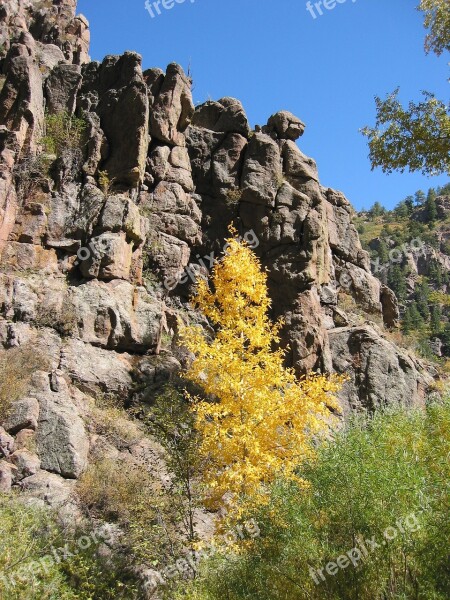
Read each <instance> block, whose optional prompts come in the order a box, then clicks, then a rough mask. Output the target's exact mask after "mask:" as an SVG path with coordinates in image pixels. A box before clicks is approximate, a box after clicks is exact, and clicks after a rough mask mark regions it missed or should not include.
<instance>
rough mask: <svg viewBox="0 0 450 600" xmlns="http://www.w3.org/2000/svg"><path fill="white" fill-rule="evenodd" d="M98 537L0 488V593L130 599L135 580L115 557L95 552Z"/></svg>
mask: <svg viewBox="0 0 450 600" xmlns="http://www.w3.org/2000/svg"><path fill="white" fill-rule="evenodd" d="M99 538H100V539H99ZM87 542H89V547H88V544H87ZM99 543H101V537H100V536H98V535H94V534H93V533H92V532H89V531H86V530H73V531H72V532H68V531H67V530H65V531H63V530H62V529H61V527H60V526H59V525H58V523H57V520H56V517H55V515H53V513H52V512H50V511H49V510H44V509H40V508H37V507H36V506H35V505H27V504H24V503H23V502H22V501H20V499H19V498H18V497H16V496H14V495H2V494H0V599H1V600H94V599H98V600H115V599H117V600H118V599H122V598H123V599H125V598H127V600H128V599H130V600H132V599H136V598H137V597H138V596H137V591H136V582H135V581H134V580H133V578H132V577H130V576H129V575H128V574H127V573H126V571H125V570H124V568H123V564H121V563H120V562H119V561H118V560H116V559H110V560H109V561H106V559H101V558H100V555H99V553H98V546H99Z"/></svg>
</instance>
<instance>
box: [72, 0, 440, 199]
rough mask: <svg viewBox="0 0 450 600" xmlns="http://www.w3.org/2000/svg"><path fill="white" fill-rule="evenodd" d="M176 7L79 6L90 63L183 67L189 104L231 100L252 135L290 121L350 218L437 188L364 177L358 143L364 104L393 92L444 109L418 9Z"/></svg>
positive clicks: (400, 1) (85, 2)
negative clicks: (134, 61) (135, 55)
mask: <svg viewBox="0 0 450 600" xmlns="http://www.w3.org/2000/svg"><path fill="white" fill-rule="evenodd" d="M151 1H152V2H153V0H151ZM341 1H342V0H341ZM166 2H168V0H166ZM178 2H179V3H177V4H174V6H173V8H172V9H171V10H167V9H162V10H161V14H160V15H157V14H156V13H155V15H156V16H155V17H154V18H151V16H150V14H149V13H148V12H147V11H146V9H145V7H144V0H95V2H93V1H92V0H80V1H79V3H78V10H79V12H82V13H83V14H84V15H85V16H86V17H87V18H88V19H89V21H90V24H91V36H92V42H91V56H92V58H93V59H95V60H102V59H103V57H104V56H105V55H106V54H121V53H122V52H124V51H125V50H136V51H137V52H139V53H140V54H142V56H143V65H144V68H149V67H154V66H158V67H161V68H165V67H166V65H167V64H168V63H170V62H178V63H179V64H181V65H182V66H183V67H184V68H185V69H187V68H188V67H189V65H190V69H191V73H192V76H193V79H194V89H193V96H194V101H195V102H196V103H201V102H204V101H205V100H207V99H208V98H211V99H218V98H221V97H223V96H234V97H236V98H239V100H241V102H242V103H243V105H244V107H245V109H246V111H247V115H248V117H249V120H250V123H251V125H252V126H254V125H255V124H265V123H266V122H267V119H268V117H269V116H270V115H271V114H273V113H274V112H276V111H278V110H282V109H285V110H290V111H291V112H293V113H294V114H295V115H297V116H298V117H300V118H301V119H302V120H303V121H304V122H305V123H306V125H307V129H306V132H305V134H304V136H303V137H302V138H300V140H299V146H300V148H301V150H302V151H303V152H304V153H305V154H308V155H309V156H312V157H313V158H314V159H315V160H317V162H318V166H319V174H320V178H321V182H322V184H323V185H326V186H329V187H333V188H335V189H339V190H341V191H343V192H344V193H345V194H346V195H347V197H348V198H349V200H350V201H351V202H352V203H353V204H354V206H355V207H356V208H358V209H361V208H362V207H366V208H367V207H369V206H371V205H372V204H373V203H374V202H375V201H377V200H378V201H380V202H382V203H383V204H384V205H385V206H388V207H392V206H393V205H394V204H396V203H397V202H398V201H400V200H401V199H403V198H404V197H405V196H407V195H408V194H410V193H413V192H414V191H416V190H417V189H419V188H423V189H427V188H428V187H435V186H437V185H442V184H443V183H446V182H447V181H448V178H447V177H445V176H442V177H433V178H426V177H423V176H422V175H420V174H418V173H416V174H409V173H404V174H400V173H395V174H393V175H384V174H383V173H382V172H381V170H376V171H374V172H372V171H371V168H370V163H369V160H368V158H367V155H368V149H367V144H366V140H365V138H364V137H363V136H362V135H361V134H360V133H359V129H360V128H361V127H363V126H364V125H373V123H374V120H375V108H374V100H373V97H374V95H375V94H378V95H381V96H384V95H385V94H387V93H388V92H390V91H392V90H394V89H395V88H396V87H397V86H401V98H402V100H404V101H408V100H417V99H418V98H419V97H420V90H429V91H434V92H435V93H436V94H437V95H438V97H440V98H441V99H443V100H448V83H447V78H448V67H447V62H448V56H445V57H444V56H443V57H441V58H437V57H436V56H435V55H431V54H430V55H428V56H426V55H425V53H424V50H423V41H424V36H425V30H424V28H423V25H422V15H421V13H419V12H417V11H416V10H415V6H416V5H417V4H418V3H419V2H418V0H346V1H345V0H344V1H343V2H342V4H337V5H336V7H335V8H334V9H332V10H325V9H323V15H322V16H319V15H318V14H317V13H316V18H315V19H314V18H313V17H312V16H311V14H310V13H309V12H308V11H307V10H306V0H195V1H192V0H184V2H183V1H182V0H178Z"/></svg>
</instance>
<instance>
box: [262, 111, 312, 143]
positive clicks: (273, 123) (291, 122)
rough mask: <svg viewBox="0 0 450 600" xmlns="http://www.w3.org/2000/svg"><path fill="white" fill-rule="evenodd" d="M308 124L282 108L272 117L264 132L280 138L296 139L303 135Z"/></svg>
mask: <svg viewBox="0 0 450 600" xmlns="http://www.w3.org/2000/svg"><path fill="white" fill-rule="evenodd" d="M305 127H306V125H305V124H304V123H303V122H302V121H300V119H298V118H297V117H296V116H295V115H293V114H292V113H290V112H289V111H287V110H281V111H279V112H277V113H275V114H274V115H272V116H271V117H270V119H269V120H268V122H267V125H266V127H265V128H264V132H265V133H268V134H269V135H274V136H275V137H276V138H278V139H280V140H292V141H295V140H296V139H298V138H299V137H301V136H302V135H303V133H304V132H305Z"/></svg>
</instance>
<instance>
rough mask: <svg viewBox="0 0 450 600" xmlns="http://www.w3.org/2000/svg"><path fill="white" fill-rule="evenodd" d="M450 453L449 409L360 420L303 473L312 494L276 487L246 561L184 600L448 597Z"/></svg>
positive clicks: (234, 560) (211, 566)
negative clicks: (449, 484)
mask: <svg viewBox="0 0 450 600" xmlns="http://www.w3.org/2000/svg"><path fill="white" fill-rule="evenodd" d="M449 452H450V403H449V402H448V401H447V402H446V403H444V404H442V405H433V406H430V407H429V408H428V409H427V411H426V413H423V412H421V411H419V410H414V411H411V412H408V411H406V410H400V409H397V410H395V411H393V410H389V411H386V412H384V413H380V414H376V415H375V416H374V417H373V418H371V419H369V420H368V421H367V422H366V421H364V420H362V419H361V420H359V421H356V422H354V423H353V424H352V426H351V427H350V428H349V429H348V430H347V431H345V432H342V433H340V434H339V435H338V436H337V438H336V440H335V443H330V444H329V445H328V446H327V447H324V448H322V449H321V451H320V453H319V458H318V461H317V462H316V463H314V464H309V465H308V466H307V467H306V468H305V469H302V473H301V474H302V476H304V477H305V478H306V479H307V480H308V481H309V482H310V483H311V487H310V489H308V490H301V489H299V488H298V487H296V486H295V485H292V484H287V483H285V482H279V483H278V484H277V485H275V486H274V488H273V490H272V499H271V504H270V506H269V508H268V509H267V510H264V511H261V512H260V513H259V514H256V515H253V516H254V518H255V519H256V520H257V521H258V524H259V526H260V528H261V537H260V538H259V539H258V540H256V541H255V543H254V545H253V546H252V547H251V548H250V550H249V551H248V552H247V553H245V554H243V555H233V554H231V555H230V554H228V555H220V554H216V555H215V556H214V557H213V558H212V559H211V560H210V561H207V562H206V563H205V564H204V567H203V572H202V575H201V577H200V578H199V579H198V580H197V581H196V582H195V583H193V584H192V585H191V588H190V590H189V591H188V592H187V593H186V591H185V590H183V592H182V593H181V592H180V595H179V596H177V598H180V599H181V598H182V597H184V598H186V597H187V598H190V599H191V600H194V599H195V600H219V599H220V600H222V599H223V598H228V599H230V600H231V599H232V600H241V599H242V600H244V599H246V600H250V599H258V600H307V599H310V600H341V599H342V600H356V599H358V600H394V599H395V600H409V599H411V600H416V599H417V600H445V599H447V598H448V597H449V594H450V570H449V569H448V539H449V537H450V525H449V523H450V519H449V514H448V491H449V490H448V481H449V470H450V467H449V460H448V457H449ZM388 538H392V539H390V540H389V539H388ZM360 540H363V542H362V543H363V544H364V545H365V547H366V553H364V551H363V546H362V543H361V542H360ZM364 540H373V541H375V542H376V543H377V544H378V547H376V548H372V545H371V543H370V542H367V541H364ZM354 548H358V549H359V550H360V553H361V554H362V558H361V560H359V561H358V560H357V553H356V551H355V550H353V549H354ZM349 552H350V553H351V554H352V557H353V559H354V562H355V563H358V565H357V566H356V567H354V566H353V564H352V562H351V560H350V558H349V554H348V553H349ZM366 554H367V555H366ZM342 557H344V558H345V557H346V558H347V560H346V561H345V560H344V559H343V558H342ZM338 559H340V561H341V567H339V566H337V560H338ZM345 562H347V563H349V564H348V565H347V566H346V567H344V566H343V565H344V564H345ZM331 563H333V565H331V566H330V564H331ZM327 566H328V568H329V570H330V572H331V573H333V574H331V573H329V572H327V570H326V569H327ZM318 569H322V575H323V577H322V576H321V575H320V573H319V572H318ZM314 578H315V579H314ZM323 579H324V580H323ZM316 582H317V583H316Z"/></svg>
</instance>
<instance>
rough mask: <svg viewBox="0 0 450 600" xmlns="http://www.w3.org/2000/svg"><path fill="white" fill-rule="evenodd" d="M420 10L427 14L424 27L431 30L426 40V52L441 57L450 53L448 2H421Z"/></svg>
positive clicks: (449, 11) (444, 0)
mask: <svg viewBox="0 0 450 600" xmlns="http://www.w3.org/2000/svg"><path fill="white" fill-rule="evenodd" d="M418 10H421V11H423V12H424V13H425V22H424V26H425V27H426V28H427V29H429V30H430V31H429V33H428V35H427V37H426V39H425V50H426V52H427V53H428V52H434V53H435V54H437V55H438V56H440V55H441V54H442V53H443V52H444V50H447V52H450V7H449V4H448V0H421V2H420V5H419V6H418Z"/></svg>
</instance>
